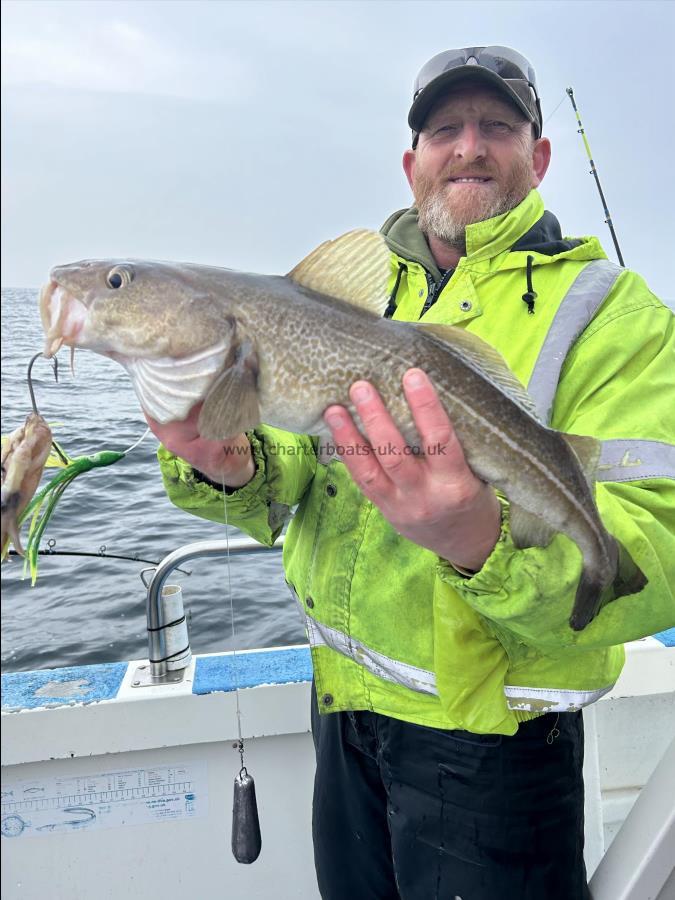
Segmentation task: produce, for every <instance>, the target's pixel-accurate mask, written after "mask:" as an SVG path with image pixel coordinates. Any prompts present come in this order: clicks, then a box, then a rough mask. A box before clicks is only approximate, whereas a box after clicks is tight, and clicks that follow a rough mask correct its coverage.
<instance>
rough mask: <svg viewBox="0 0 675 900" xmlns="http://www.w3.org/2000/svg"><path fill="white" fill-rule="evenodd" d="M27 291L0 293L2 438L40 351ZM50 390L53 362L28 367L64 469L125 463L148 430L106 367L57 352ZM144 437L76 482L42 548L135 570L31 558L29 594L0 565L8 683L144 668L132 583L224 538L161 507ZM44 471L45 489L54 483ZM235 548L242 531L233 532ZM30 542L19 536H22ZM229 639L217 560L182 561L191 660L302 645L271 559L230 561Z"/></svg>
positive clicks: (122, 380) (33, 302)
mask: <svg viewBox="0 0 675 900" xmlns="http://www.w3.org/2000/svg"><path fill="white" fill-rule="evenodd" d="M37 294H38V292H37V291H36V290H30V289H19V288H14V289H12V288H10V289H3V290H2V420H1V424H2V434H3V435H6V434H9V433H10V432H11V431H13V430H14V429H15V428H16V427H18V426H19V425H20V424H22V423H23V422H24V420H25V418H26V416H27V415H28V413H29V412H30V411H31V405H30V397H29V393H28V385H27V379H26V371H27V368H28V363H29V362H30V359H31V357H32V356H34V355H35V354H36V353H39V352H40V350H42V346H43V332H42V326H41V324H40V317H39V313H38V308H37ZM59 361H60V366H59V382H58V384H57V383H55V381H54V375H53V371H52V366H51V363H49V362H48V361H46V360H44V359H38V360H37V361H36V362H35V365H34V366H33V382H34V386H35V393H36V400H37V403H38V408H39V410H40V412H41V413H42V415H43V416H44V417H45V419H46V420H47V422H49V424H50V425H51V427H52V431H53V433H54V437H55V439H56V440H57V441H58V442H59V443H60V444H61V445H62V446H63V447H64V449H65V450H66V452H67V453H68V454H69V455H70V456H79V455H82V454H86V453H93V452H95V451H97V450H103V449H106V450H107V449H112V450H124V449H126V448H127V447H129V446H130V445H131V444H133V443H134V441H136V440H137V439H138V438H139V437H140V436H141V435H142V434H143V432H144V430H145V428H146V425H145V420H144V418H143V415H142V413H141V410H140V407H139V404H138V401H137V399H136V396H135V394H134V391H133V388H132V386H131V381H130V380H129V378H128V376H127V375H126V373H125V372H124V370H123V369H122V368H121V367H120V366H119V365H118V364H116V363H114V362H112V361H110V360H108V359H105V358H104V357H101V356H98V355H96V354H93V353H88V352H86V351H79V352H78V353H77V354H76V356H75V376H74V377H73V375H72V374H71V371H70V365H69V353H68V350H67V349H66V348H64V349H63V350H61V352H60V353H59ZM156 451H157V441H156V439H155V438H154V436H152V435H149V436H148V437H147V438H146V439H145V440H144V441H143V443H141V445H140V446H139V447H138V448H137V449H135V450H133V451H132V452H131V453H130V454H129V456H128V457H126V458H125V459H123V460H121V461H120V462H118V463H116V464H114V465H113V466H110V467H108V468H105V469H98V470H93V471H90V472H86V473H84V474H82V475H80V476H78V478H77V479H75V480H74V481H73V483H72V484H71V485H70V486H69V487H68V488H67V489H66V491H65V493H64V495H63V498H62V499H61V500H60V502H59V504H58V506H57V507H56V510H55V512H54V514H53V516H52V519H51V521H50V523H49V525H48V527H47V530H46V532H45V535H44V538H43V541H42V547H43V548H45V549H46V548H47V546H48V542H53V543H52V546H53V549H54V550H56V551H79V552H87V553H95V554H99V553H106V554H115V555H120V556H129V557H133V558H134V559H133V560H132V561H128V560H116V559H106V558H105V557H103V556H97V557H95V558H90V557H78V556H65V555H64V556H62V555H58V554H55V555H53V556H40V558H39V574H38V580H37V583H36V584H35V586H34V587H31V583H30V578H24V577H23V564H22V561H21V560H19V559H18V557H12V558H11V561H9V562H5V563H3V564H2V668H3V671H4V672H15V671H26V670H32V669H45V668H54V667H60V666H74V665H86V664H90V663H102V662H113V661H118V660H127V659H143V658H147V652H148V651H147V633H146V630H145V627H146V619H145V588H144V586H143V583H142V581H141V578H140V573H141V571H142V570H143V569H144V568H146V567H148V565H149V564H148V563H144V562H140V561H138V560H139V559H146V560H151V561H154V562H157V561H159V560H161V559H162V558H163V557H164V556H166V555H167V554H168V553H170V552H171V551H173V550H176V549H177V548H178V547H181V546H183V545H184V544H188V543H191V542H192V541H200V540H209V539H222V538H224V537H225V528H224V526H223V525H220V524H218V523H214V522H208V521H206V520H204V519H200V518H197V517H196V516H193V515H190V514H188V513H186V512H183V511H182V510H179V509H177V508H176V507H174V506H173V505H172V504H171V503H170V502H169V500H168V499H167V497H166V494H165V492H164V488H163V486H162V481H161V477H160V474H159V467H158V464H157V459H156ZM58 471H59V470H58V469H47V470H45V474H44V477H43V484H44V483H46V481H47V480H48V479H49V478H52V477H53V476H54V475H55V474H57V473H58ZM229 531H230V534H231V535H238V534H240V532H238V531H237V529H235V528H230V529H229ZM26 532H27V525H25V526H24V528H23V530H22V534H23V535H25V534H26ZM231 566H232V570H231V575H232V588H233V609H234V617H235V638H234V641H233V639H232V624H231V618H230V600H229V594H228V577H227V568H226V567H227V561H226V559H225V557H223V558H222V559H220V558H217V559H204V560H192V561H191V562H190V563H187V564H186V565H185V566H184V568H185V569H186V570H188V571H189V572H190V573H191V574H189V575H182V574H180V573H178V572H175V571H174V573H173V575H172V576H171V578H170V580H171V582H172V583H179V584H181V586H182V590H183V599H184V604H185V609H186V612H187V615H188V621H189V629H190V641H191V645H192V650H193V652H194V653H215V652H218V651H223V650H230V649H233V648H234V649H243V648H252V647H272V646H283V645H287V644H299V643H304V641H305V634H304V628H303V626H302V623H301V621H300V618H299V614H298V611H297V609H296V607H295V604H294V602H293V600H292V599H291V597H290V594H289V592H288V589H287V588H286V585H285V583H284V577H283V571H282V567H281V554H280V553H279V552H273V553H269V554H268V553H263V554H256V555H251V556H236V557H233V558H232V560H231Z"/></svg>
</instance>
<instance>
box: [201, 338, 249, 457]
mask: <svg viewBox="0 0 675 900" xmlns="http://www.w3.org/2000/svg"><path fill="white" fill-rule="evenodd" d="M257 382H258V357H257V354H256V352H255V350H254V349H253V347H252V345H251V344H250V343H249V342H248V341H244V342H242V343H241V344H239V346H238V347H237V350H236V355H235V359H234V363H233V364H232V365H231V366H228V367H227V368H226V369H224V370H223V372H221V373H220V375H219V376H218V377H217V378H216V380H215V381H214V382H213V385H212V386H211V388H210V390H209V392H208V394H207V395H206V399H205V400H204V405H203V406H202V409H201V412H200V413H199V422H198V426H197V427H198V428H199V433H200V434H201V436H202V437H205V438H207V439H208V440H224V439H225V438H231V437H235V436H236V435H238V434H241V432H242V431H248V430H249V429H251V428H254V427H255V426H256V425H259V424H260V421H261V416H260V406H259V404H258V384H257Z"/></svg>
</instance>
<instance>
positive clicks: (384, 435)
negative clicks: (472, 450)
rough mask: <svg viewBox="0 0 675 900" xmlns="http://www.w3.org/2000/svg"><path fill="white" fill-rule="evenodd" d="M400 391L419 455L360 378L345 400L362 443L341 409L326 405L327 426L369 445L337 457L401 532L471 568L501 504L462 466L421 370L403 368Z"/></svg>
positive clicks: (490, 541) (484, 551) (494, 533)
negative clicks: (354, 415)
mask: <svg viewBox="0 0 675 900" xmlns="http://www.w3.org/2000/svg"><path fill="white" fill-rule="evenodd" d="M403 388H404V391H405V396H406V400H407V401H408V406H409V407H410V410H411V412H412V414H413V418H414V421H415V425H416V427H417V431H418V433H419V435H420V440H421V444H422V449H423V451H424V454H425V455H423V456H414V455H411V454H410V452H409V450H407V449H406V447H407V445H406V442H405V440H404V439H403V437H402V436H401V434H400V432H399V431H398V429H397V428H396V425H395V424H394V421H393V420H392V418H391V416H390V415H389V413H388V412H387V409H386V407H385V406H384V403H383V402H382V398H381V397H380V396H379V394H378V393H377V391H376V390H375V389H374V388H373V386H372V385H371V384H369V383H368V382H366V381H357V382H356V383H355V384H354V385H352V388H351V390H350V398H351V400H352V403H353V404H354V406H355V407H356V410H357V412H358V414H359V417H360V419H361V421H362V422H363V426H364V430H365V433H366V435H365V436H366V438H367V441H366V440H364V437H363V436H362V435H361V433H360V432H359V430H358V429H357V427H356V425H355V423H354V420H353V419H352V418H351V416H350V415H349V413H348V412H347V410H346V409H345V408H344V407H342V406H330V407H329V408H328V409H327V410H326V412H325V413H324V419H325V421H326V424H327V425H328V427H329V428H330V430H331V434H332V436H333V440H334V441H335V443H336V444H338V445H341V446H343V447H345V448H348V447H353V448H356V447H361V448H364V447H367V446H369V447H371V448H372V450H371V451H370V452H369V451H367V450H366V451H365V452H364V450H363V449H362V450H361V453H360V454H358V455H357V453H356V452H354V453H353V454H348V453H345V454H344V455H343V457H342V460H343V462H344V464H345V465H346V466H347V469H348V470H349V472H350V474H351V476H352V478H353V479H354V481H355V482H356V484H357V485H358V487H359V488H360V490H361V491H362V492H363V494H364V495H365V496H366V497H367V498H368V499H369V500H371V501H372V502H373V503H374V504H375V505H376V506H377V507H378V508H379V509H380V511H381V512H382V514H383V515H384V517H385V518H386V519H387V520H388V521H389V522H390V523H391V524H392V525H393V527H394V528H395V529H396V531H397V532H398V533H399V534H402V535H403V536H404V537H406V538H408V539H409V540H411V541H414V542H415V543H416V544H419V545H420V546H422V547H426V548H427V549H428V550H432V551H433V552H434V553H437V554H438V556H440V557H441V558H443V559H446V560H448V561H449V562H451V563H454V564H455V565H457V566H459V567H461V568H463V569H468V570H470V571H477V570H478V569H480V568H481V566H482V565H483V563H484V562H485V560H486V559H487V558H488V556H489V555H490V553H491V552H492V550H493V548H494V546H495V544H496V543H497V540H498V538H499V531H500V518H501V516H500V508H499V501H498V500H497V497H496V495H495V493H494V491H493V490H492V488H491V487H490V486H489V485H488V484H486V483H485V482H483V481H480V479H478V478H476V476H475V475H474V474H473V472H472V471H471V469H470V468H469V466H468V465H467V462H466V459H465V458H464V452H463V451H462V447H461V445H460V443H459V441H458V439H457V436H456V434H455V431H454V429H453V427H452V423H451V422H450V419H449V418H448V415H447V413H446V412H445V410H444V409H443V406H442V405H441V402H440V400H439V399H438V395H437V393H436V391H435V390H434V387H433V385H432V384H431V382H430V381H429V379H428V378H427V376H426V375H425V374H424V372H422V371H421V370H420V369H409V370H408V371H407V372H406V374H405V375H404V377H403ZM378 448H379V451H380V452H378Z"/></svg>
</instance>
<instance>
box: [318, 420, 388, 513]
mask: <svg viewBox="0 0 675 900" xmlns="http://www.w3.org/2000/svg"><path fill="white" fill-rule="evenodd" d="M324 419H325V421H326V424H327V425H328V426H329V428H330V430H331V435H332V437H333V440H334V441H335V444H336V446H337V447H338V452H339V453H340V458H341V460H342V462H343V463H344V464H345V466H346V467H347V469H348V471H349V474H350V475H351V476H352V478H353V479H354V481H355V482H356V484H357V485H358V487H359V488H360V489H361V491H362V492H363V493H364V494H365V495H366V497H368V499H369V500H375V499H376V498H377V497H379V496H381V495H383V494H384V493H385V492H386V491H389V490H391V486H392V485H391V482H390V481H389V479H388V478H387V476H386V474H385V472H384V470H383V469H382V467H381V465H380V463H379V461H378V457H377V455H376V454H375V453H374V452H373V448H372V447H371V445H370V444H369V443H368V442H367V441H366V440H365V439H364V437H363V435H362V434H361V432H360V431H359V430H358V428H357V427H356V425H355V424H354V420H353V419H352V417H351V416H350V415H349V413H348V412H347V410H346V409H345V408H344V407H343V406H329V407H328V409H327V410H326V411H325V413H324Z"/></svg>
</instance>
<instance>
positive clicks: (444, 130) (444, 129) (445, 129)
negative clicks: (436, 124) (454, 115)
mask: <svg viewBox="0 0 675 900" xmlns="http://www.w3.org/2000/svg"><path fill="white" fill-rule="evenodd" d="M457 131H459V125H441V127H440V128H437V129H436V131H434V135H437V134H438V135H442V134H456V133H457Z"/></svg>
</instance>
